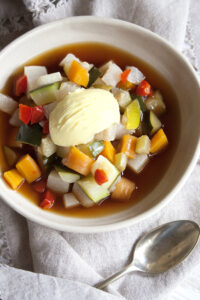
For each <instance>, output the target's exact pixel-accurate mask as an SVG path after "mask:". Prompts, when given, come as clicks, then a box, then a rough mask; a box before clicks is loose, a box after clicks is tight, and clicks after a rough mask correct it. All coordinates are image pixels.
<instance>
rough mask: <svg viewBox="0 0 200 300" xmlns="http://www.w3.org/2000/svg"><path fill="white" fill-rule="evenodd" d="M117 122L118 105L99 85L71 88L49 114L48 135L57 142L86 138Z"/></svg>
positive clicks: (82, 141)
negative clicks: (88, 87)
mask: <svg viewBox="0 0 200 300" xmlns="http://www.w3.org/2000/svg"><path fill="white" fill-rule="evenodd" d="M119 122H120V112H119V105H118V102H117V100H116V99H115V98H114V96H113V95H112V94H111V93H110V92H108V91H106V90H103V89H94V88H91V89H86V90H79V91H75V92H74V93H72V94H69V95H67V96H66V97H65V98H64V99H63V100H62V101H60V102H58V103H57V105H56V106H55V108H54V109H53V111H52V112H51V113H50V116H49V129H50V135H51V139H52V141H53V142H54V144H56V145H59V146H64V147H68V146H74V145H79V144H86V143H88V142H90V141H91V140H92V139H93V138H94V135H95V134H96V133H99V132H101V131H103V130H105V129H106V128H109V127H110V126H111V125H112V124H114V123H119Z"/></svg>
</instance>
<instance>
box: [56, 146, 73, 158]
mask: <svg viewBox="0 0 200 300" xmlns="http://www.w3.org/2000/svg"><path fill="white" fill-rule="evenodd" d="M69 150H70V147H62V146H57V147H56V154H57V155H58V156H59V157H62V158H65V157H66V156H67V154H68V152H69Z"/></svg>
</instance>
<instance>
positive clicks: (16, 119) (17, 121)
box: [9, 108, 21, 127]
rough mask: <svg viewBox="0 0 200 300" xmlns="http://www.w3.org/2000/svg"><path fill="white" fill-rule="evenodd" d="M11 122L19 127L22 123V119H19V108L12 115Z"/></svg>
mask: <svg viewBox="0 0 200 300" xmlns="http://www.w3.org/2000/svg"><path fill="white" fill-rule="evenodd" d="M9 124H10V125H12V126H14V127H19V126H20V125H21V121H20V119H19V108H17V109H16V110H15V111H14V113H13V114H12V116H11V117H10V119H9Z"/></svg>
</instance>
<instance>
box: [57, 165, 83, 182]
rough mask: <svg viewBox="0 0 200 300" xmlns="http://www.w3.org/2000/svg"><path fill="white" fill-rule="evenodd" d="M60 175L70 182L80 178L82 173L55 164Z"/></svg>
mask: <svg viewBox="0 0 200 300" xmlns="http://www.w3.org/2000/svg"><path fill="white" fill-rule="evenodd" d="M55 169H56V171H57V173H58V175H59V176H60V177H61V178H62V180H64V181H66V182H68V183H74V182H76V181H77V180H79V179H80V175H79V174H77V173H75V172H73V171H72V170H70V169H67V168H65V167H60V166H55Z"/></svg>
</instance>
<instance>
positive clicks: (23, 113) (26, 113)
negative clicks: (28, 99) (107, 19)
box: [19, 104, 32, 124]
mask: <svg viewBox="0 0 200 300" xmlns="http://www.w3.org/2000/svg"><path fill="white" fill-rule="evenodd" d="M31 115H32V107H30V106H28V105H24V104H19V119H20V120H21V121H22V122H23V123H24V124H28V123H29V122H30V120H31Z"/></svg>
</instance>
